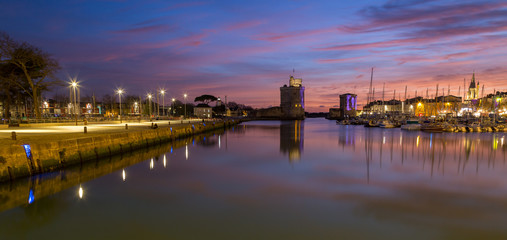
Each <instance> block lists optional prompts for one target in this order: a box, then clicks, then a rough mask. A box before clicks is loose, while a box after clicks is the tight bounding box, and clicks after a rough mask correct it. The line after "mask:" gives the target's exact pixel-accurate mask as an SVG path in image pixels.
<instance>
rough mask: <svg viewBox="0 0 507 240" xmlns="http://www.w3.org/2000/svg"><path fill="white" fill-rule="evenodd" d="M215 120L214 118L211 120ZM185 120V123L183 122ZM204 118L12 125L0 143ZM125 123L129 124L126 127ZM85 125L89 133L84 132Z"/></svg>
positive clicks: (0, 132) (0, 134) (177, 123)
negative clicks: (14, 135) (14, 138)
mask: <svg viewBox="0 0 507 240" xmlns="http://www.w3.org/2000/svg"><path fill="white" fill-rule="evenodd" d="M209 121H213V120H209ZM182 122H183V123H182ZM200 122H202V119H193V120H183V121H182V120H157V121H152V122H151V121H141V122H138V121H135V122H123V123H119V121H118V122H117V123H112V122H108V123H88V125H86V126H85V125H83V123H82V122H81V123H80V125H78V126H75V125H74V126H72V125H68V124H66V125H63V126H59V125H55V124H44V123H40V124H30V126H28V127H27V126H23V125H21V127H10V128H3V129H0V144H13V143H14V144H16V143H40V142H45V141H58V140H65V139H75V138H81V137H93V136H98V135H102V134H110V133H121V132H128V131H130V132H132V131H142V130H146V129H150V127H151V126H152V123H153V124H157V125H158V127H159V128H168V127H183V126H186V125H188V124H191V123H200ZM125 125H127V126H128V129H126V127H125ZM84 127H86V128H87V133H84ZM12 132H16V141H14V140H12Z"/></svg>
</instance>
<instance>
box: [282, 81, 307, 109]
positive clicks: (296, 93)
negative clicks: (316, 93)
mask: <svg viewBox="0 0 507 240" xmlns="http://www.w3.org/2000/svg"><path fill="white" fill-rule="evenodd" d="M302 82H303V79H301V78H294V77H293V76H290V78H289V86H287V85H284V86H283V87H280V109H281V116H280V118H281V119H304V118H305V87H303V85H302Z"/></svg>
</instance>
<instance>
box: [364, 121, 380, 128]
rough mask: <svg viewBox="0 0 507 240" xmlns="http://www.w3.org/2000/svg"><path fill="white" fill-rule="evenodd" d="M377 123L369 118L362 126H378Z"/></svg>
mask: <svg viewBox="0 0 507 240" xmlns="http://www.w3.org/2000/svg"><path fill="white" fill-rule="evenodd" d="M378 126H379V124H378V122H377V121H374V120H370V121H368V122H366V123H365V124H364V127H378Z"/></svg>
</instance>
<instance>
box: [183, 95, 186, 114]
mask: <svg viewBox="0 0 507 240" xmlns="http://www.w3.org/2000/svg"><path fill="white" fill-rule="evenodd" d="M183 98H185V119H187V94H186V93H185V94H183Z"/></svg>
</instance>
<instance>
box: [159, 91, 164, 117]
mask: <svg viewBox="0 0 507 240" xmlns="http://www.w3.org/2000/svg"><path fill="white" fill-rule="evenodd" d="M160 94H162V116H165V90H164V89H161V90H160Z"/></svg>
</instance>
